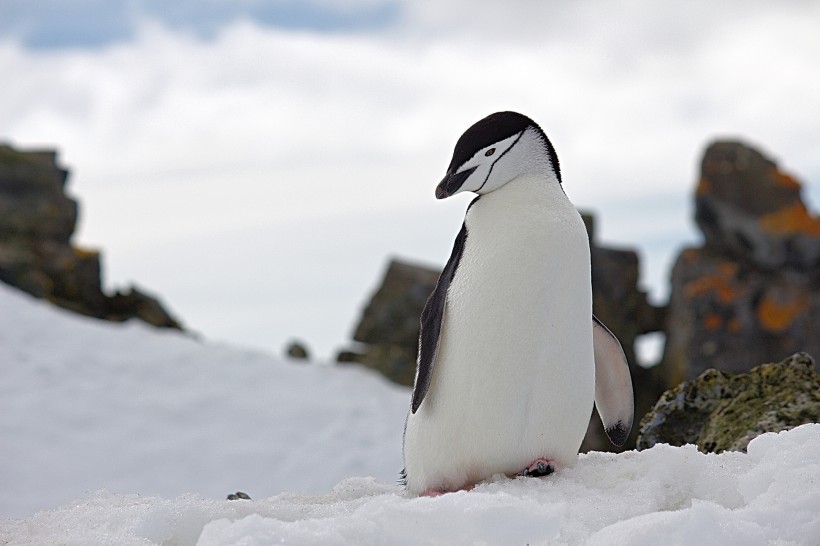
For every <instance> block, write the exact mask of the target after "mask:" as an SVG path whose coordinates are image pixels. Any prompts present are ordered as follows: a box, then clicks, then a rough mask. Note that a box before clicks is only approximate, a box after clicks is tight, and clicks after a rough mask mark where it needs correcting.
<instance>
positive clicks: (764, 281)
mask: <svg viewBox="0 0 820 546" xmlns="http://www.w3.org/2000/svg"><path fill="white" fill-rule="evenodd" d="M702 171H703V172H702V173H701V177H700V182H699V183H698V187H697V192H696V197H695V200H696V220H697V223H698V226H699V227H700V228H701V230H702V231H703V235H704V239H705V242H704V246H703V247H702V248H688V249H685V250H683V251H682V252H681V254H680V255H679V257H678V259H677V261H676V263H675V265H674V268H673V270H672V287H671V296H670V303H669V309H668V317H667V326H666V339H667V342H666V347H665V350H664V359H663V361H664V368H663V370H664V373H665V374H666V385H667V386H673V385H677V384H678V383H680V382H681V381H683V380H685V379H691V378H693V377H696V376H697V375H698V374H700V373H701V372H703V371H704V370H706V369H709V368H715V369H718V370H722V371H728V372H742V371H747V370H748V369H749V365H750V363H752V362H760V361H767V360H768V361H773V360H777V359H780V358H782V357H783V355H787V354H792V353H794V352H796V351H807V352H810V353H814V354H820V336H817V332H819V331H820V220H818V219H817V218H812V217H811V216H809V214H808V212H807V210H806V207H805V205H804V204H803V203H802V201H800V184H799V183H798V182H797V181H796V180H795V179H794V178H793V177H791V176H789V175H786V174H784V173H782V172H781V171H779V170H778V169H777V166H776V165H775V164H774V163H773V162H772V161H770V160H768V159H766V158H765V157H764V156H763V155H762V154H760V153H759V152H757V151H755V150H753V149H751V148H748V147H745V146H743V145H742V144H739V143H737V142H718V143H715V144H712V145H711V146H710V147H709V148H708V149H707V151H706V153H705V155H704V158H703V163H702Z"/></svg>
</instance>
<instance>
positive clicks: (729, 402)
mask: <svg viewBox="0 0 820 546" xmlns="http://www.w3.org/2000/svg"><path fill="white" fill-rule="evenodd" d="M813 366H814V361H813V360H812V358H811V356H809V355H808V354H806V353H797V354H795V355H793V356H791V357H789V358H787V359H785V360H783V361H782V362H778V363H776V364H763V365H761V366H757V367H756V368H753V369H752V370H751V371H750V372H749V373H745V374H740V375H733V374H729V373H725V372H721V371H718V370H707V371H705V372H703V373H702V374H701V375H700V376H699V377H697V378H696V379H693V380H691V381H686V382H684V383H682V384H680V385H678V386H677V387H675V388H673V389H671V390H669V391H667V392H665V393H664V394H663V396H662V397H661V398H660V400H659V401H658V403H657V404H656V405H655V407H654V408H653V410H652V411H651V412H649V413H648V414H647V415H646V416H645V417H644V418H643V420H642V421H641V427H640V435H639V437H638V442H637V448H638V449H646V448H649V447H652V446H653V445H655V444H658V443H665V444H671V445H674V446H681V445H685V444H695V445H697V446H698V448H699V449H700V450H701V451H703V452H706V453H720V452H721V451H725V450H735V451H737V450H740V451H743V450H745V449H746V446H747V445H748V444H749V442H750V441H751V440H752V439H753V438H755V437H756V436H758V435H760V434H763V433H764V432H779V431H782V430H788V429H791V428H794V427H796V426H799V425H802V424H805V423H813V422H820V376H818V375H817V372H816V371H815V370H814V368H813Z"/></svg>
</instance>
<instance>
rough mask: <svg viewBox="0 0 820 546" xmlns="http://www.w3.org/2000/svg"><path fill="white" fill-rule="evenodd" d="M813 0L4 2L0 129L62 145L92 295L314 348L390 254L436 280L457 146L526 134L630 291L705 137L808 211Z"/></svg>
mask: <svg viewBox="0 0 820 546" xmlns="http://www.w3.org/2000/svg"><path fill="white" fill-rule="evenodd" d="M818 25H820V3H818V2H810V1H800V0H792V1H784V2H776V3H775V2H765V1H762V0H753V1H740V0H729V1H727V2H721V3H719V4H718V3H714V2H708V1H705V0H695V1H693V2H687V3H678V4H672V3H665V2H652V1H650V0H633V1H626V2H620V3H618V4H617V6H615V5H614V4H612V3H608V2H604V1H603V0H582V1H579V2H572V3H569V2H554V1H553V2H543V1H536V0H517V1H511V2H505V3H500V2H481V1H470V2H468V1H462V0H456V1H452V2H446V3H445V2H437V1H434V0H420V1H413V2H410V1H409V0H353V1H342V0H308V1H296V0H292V1H290V0H278V1H270V0H269V1H263V0H243V1H231V2H229V1H227V0H206V1H203V0H200V1H194V0H184V1H178V2H174V3H168V2H163V1H160V0H153V1H138V0H73V1H71V0H44V1H38V2H36V3H35V2H29V1H24V0H0V74H3V84H2V85H0V141H5V142H7V143H10V144H11V145H13V146H16V147H19V148H24V149H26V148H43V147H48V148H56V149H58V150H59V152H60V161H61V163H62V165H63V166H64V167H66V168H68V169H70V171H71V177H70V180H69V185H68V191H69V192H70V193H71V194H72V195H73V196H74V197H75V198H77V199H78V200H79V201H80V204H81V219H80V225H79V229H78V232H77V234H76V235H75V243H76V244H78V245H81V246H84V247H91V248H97V249H100V250H102V251H103V253H104V254H103V260H104V262H103V274H104V278H105V284H106V287H107V288H108V289H110V290H113V289H116V288H123V287H124V286H126V285H128V284H129V283H132V282H133V283H136V284H137V285H138V286H139V287H141V288H143V289H145V290H147V291H149V292H153V293H154V294H157V295H159V296H160V297H161V298H162V300H163V301H164V302H165V303H166V304H167V305H168V307H169V308H170V309H171V310H172V311H173V312H174V313H176V314H177V315H178V316H179V317H180V318H181V319H182V321H183V322H184V323H185V324H186V325H187V326H188V327H189V328H190V329H191V330H194V331H197V332H199V333H201V334H202V335H204V336H205V337H207V338H209V339H212V340H217V341H224V342H228V343H232V344H241V345H248V346H252V347H256V348H262V349H266V350H269V351H273V352H279V351H281V350H282V348H283V346H284V345H285V344H286V343H287V342H288V341H289V340H291V339H293V338H298V339H302V340H304V342H306V343H307V345H308V347H309V348H311V349H313V353H314V354H315V355H318V356H319V357H321V358H332V357H333V355H334V354H335V351H336V350H338V349H339V348H341V347H343V346H345V345H347V344H349V339H350V336H351V334H352V330H353V328H354V326H355V323H356V321H357V320H358V318H359V314H360V312H361V309H362V308H363V307H364V305H365V304H366V302H367V299H368V298H369V296H370V294H371V293H372V292H373V291H374V290H375V289H376V287H377V285H378V281H379V279H380V278H381V275H382V273H383V271H384V269H385V268H386V265H387V262H388V260H389V259H390V258H391V257H400V258H403V259H405V260H409V261H412V262H417V263H421V264H426V265H431V266H438V267H440V266H442V265H443V264H444V262H445V261H446V259H447V257H448V256H449V253H450V249H451V247H452V242H453V239H454V238H455V235H456V233H457V232H458V229H459V227H460V225H461V222H462V220H463V214H464V209H465V208H466V206H467V203H468V202H469V200H470V197H468V196H467V195H462V196H457V197H454V198H452V199H448V200H445V201H436V200H435V198H434V196H433V190H434V188H435V186H436V184H437V183H438V181H439V180H440V179H441V177H442V176H443V174H444V170H445V169H446V166H447V164H448V163H449V160H450V155H451V153H452V148H453V145H454V144H455V141H456V140H457V139H458V137H459V136H460V134H461V133H462V132H463V131H464V130H465V129H466V128H467V127H468V126H469V125H471V124H472V123H473V122H475V121H477V120H478V119H480V118H482V117H484V116H486V115H488V114H490V113H492V112H494V111H499V110H507V109H511V110H517V111H520V112H522V113H525V114H527V115H529V116H530V117H531V118H533V119H534V120H535V121H537V122H538V123H539V124H540V125H541V126H542V128H544V130H545V131H546V133H547V134H548V135H549V137H550V140H551V141H552V143H553V144H554V145H555V147H556V149H557V152H558V155H559V158H560V160H561V167H562V172H563V179H564V188H565V190H566V192H567V194H568V195H569V197H570V199H571V200H572V201H573V202H574V203H575V204H576V205H577V206H578V207H579V208H581V209H583V210H591V211H593V212H595V213H596V228H597V229H596V231H597V239H598V241H599V242H600V243H602V244H605V245H608V246H614V247H627V248H634V249H636V250H638V252H639V253H640V256H641V268H642V270H641V274H642V281H641V282H642V285H643V286H644V287H645V288H646V289H647V290H648V291H649V292H650V294H651V295H652V297H653V299H654V300H656V301H658V302H662V301H663V300H664V298H665V297H666V294H667V291H668V288H667V286H666V283H667V279H668V275H669V270H670V267H671V265H672V263H673V260H674V258H675V256H676V255H677V253H678V252H679V251H680V249H681V247H682V246H685V245H692V244H696V243H697V241H698V240H699V235H698V233H697V230H696V229H695V227H694V224H693V221H692V220H691V216H692V203H691V199H692V190H693V188H694V185H695V183H696V180H697V176H698V167H699V161H700V158H701V155H702V153H703V150H704V149H705V147H706V145H708V143H709V142H711V141H713V140H715V139H717V138H734V139H741V140H743V141H745V142H747V143H749V144H751V145H754V146H756V147H758V148H759V149H760V150H761V151H763V152H764V153H765V154H767V155H769V156H770V157H772V158H773V159H774V160H776V161H777V162H778V163H779V164H780V165H781V167H782V168H784V169H785V170H786V171H788V172H790V173H792V174H794V175H795V176H797V178H798V179H799V180H801V181H802V182H803V183H804V184H805V191H804V193H805V199H806V200H807V201H808V204H809V206H810V208H811V209H812V210H814V211H815V212H816V211H817V210H818V206H819V205H818V204H820V154H819V153H818V150H820V102H818V99H817V97H820V71H818V70H817V69H816V67H817V66H818V63H820V33H818V32H817V31H816V29H817V28H818Z"/></svg>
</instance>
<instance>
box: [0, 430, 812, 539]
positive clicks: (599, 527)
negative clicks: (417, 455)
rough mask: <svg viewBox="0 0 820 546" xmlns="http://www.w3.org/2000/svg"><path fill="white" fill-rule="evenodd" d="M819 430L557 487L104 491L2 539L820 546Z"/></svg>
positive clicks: (618, 467) (548, 482)
mask: <svg viewBox="0 0 820 546" xmlns="http://www.w3.org/2000/svg"><path fill="white" fill-rule="evenodd" d="M818 537H820V425H819V424H810V425H803V426H801V427H798V428H796V429H793V430H791V431H787V432H781V433H778V434H773V433H770V434H764V435H763V436H760V437H758V438H757V439H755V440H754V441H752V443H751V444H750V445H749V451H748V453H738V452H726V453H722V454H720V455H713V454H703V453H700V452H698V451H697V449H695V448H694V447H693V446H686V447H682V448H678V447H670V446H666V445H658V446H655V447H653V448H652V449H649V450H646V451H642V452H627V453H622V454H620V455H613V454H604V453H591V454H588V455H582V456H581V457H580V459H579V461H578V463H577V464H576V465H575V466H574V467H573V468H567V469H563V470H559V471H558V472H557V473H555V474H553V475H552V476H549V477H546V478H518V479H514V480H510V479H507V478H504V477H500V476H499V477H497V478H496V479H494V480H492V481H491V482H489V483H485V484H481V485H479V486H477V487H476V488H475V489H474V490H473V491H470V492H459V493H452V494H447V495H443V496H440V497H435V498H409V497H407V496H406V495H405V494H404V492H403V491H402V490H401V489H400V488H398V487H397V486H394V485H388V484H385V483H382V482H379V481H377V480H375V479H373V478H351V479H347V480H344V481H342V482H341V483H340V484H338V485H337V486H336V487H335V488H334V489H333V490H332V492H331V493H329V494H327V495H319V496H311V495H298V494H294V493H284V494H280V495H278V496H274V497H271V498H268V499H264V500H258V501H214V500H204V499H201V498H197V497H195V496H191V495H186V496H182V497H178V498H176V499H174V500H166V499H162V498H156V497H141V496H139V495H115V494H110V493H105V492H99V493H95V494H93V495H90V496H87V497H86V498H84V499H82V500H79V501H76V502H74V503H72V504H70V505H68V506H66V507H64V508H60V509H58V510H52V511H46V512H40V513H38V514H36V515H34V516H32V517H30V518H28V519H26V520H25V521H11V522H8V523H5V524H3V526H2V528H1V529H0V542H3V541H8V544H29V543H37V544H40V543H61V544H121V545H131V544H134V545H137V544H140V545H143V544H174V545H186V544H190V545H193V544H197V545H199V546H222V545H234V544H242V545H245V546H251V545H267V544H278V543H287V544H316V545H319V544H321V545H328V544H398V545H401V544H476V543H485V544H578V543H585V544H607V545H609V544H635V545H641V544H646V545H653V546H654V545H656V544H665V545H677V544H680V545H684V544H700V545H708V544H715V545H717V544H720V545H744V546H745V545H748V544H765V543H777V544H817V541H818Z"/></svg>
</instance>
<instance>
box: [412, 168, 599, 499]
mask: <svg viewBox="0 0 820 546" xmlns="http://www.w3.org/2000/svg"><path fill="white" fill-rule="evenodd" d="M466 224H467V241H466V245H465V248H464V253H463V255H462V258H461V262H460V264H459V267H458V270H457V272H456V275H455V277H454V279H453V281H452V283H451V285H450V289H449V292H448V298H447V306H446V308H445V312H444V322H443V325H442V333H441V338H440V345H439V350H438V354H437V359H436V364H435V368H434V372H433V377H432V382H431V384H430V388H429V390H428V392H427V395H426V397H425V399H424V402H423V403H422V405H421V407H420V408H419V410H418V412H417V413H416V414H411V415H410V416H409V417H408V422H407V429H406V431H405V467H406V471H407V476H408V489H409V490H410V491H411V492H415V493H419V492H421V491H423V490H425V489H428V488H444V489H456V488H460V487H463V486H465V485H469V484H472V483H475V482H476V481H480V480H482V479H485V478H488V477H490V476H492V475H493V474H497V473H505V474H515V473H517V472H519V471H520V470H522V469H523V468H525V467H526V466H527V465H529V464H530V463H531V462H532V461H533V460H534V459H537V458H539V457H546V458H549V459H555V460H556V462H557V463H558V465H559V467H560V466H562V465H568V464H572V463H573V462H574V461H575V459H576V457H577V453H578V448H579V446H580V444H581V441H582V440H583V437H584V433H585V432H586V427H587V424H588V422H589V416H590V413H591V410H592V404H593V397H594V360H593V347H592V294H591V285H590V261H589V260H590V259H589V245H588V242H587V235H586V231H585V229H584V225H583V222H582V221H581V218H580V215H579V214H578V212H577V211H576V210H575V208H574V206H573V205H572V204H571V203H570V201H569V200H568V199H567V197H566V196H565V195H564V193H563V191H562V190H561V188H560V186H559V185H558V184H557V182H548V181H546V180H544V179H541V178H536V177H534V176H529V175H527V176H521V177H519V178H517V179H515V180H513V181H511V182H508V183H507V184H506V185H505V186H503V187H502V188H500V189H498V190H496V191H493V192H491V193H489V194H487V195H484V196H482V197H481V199H480V200H479V201H478V202H476V203H475V204H474V205H473V206H472V207H471V208H470V210H469V211H468V214H467V217H466Z"/></svg>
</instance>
